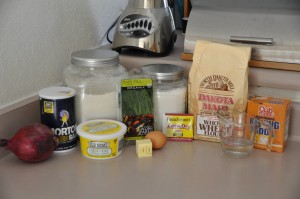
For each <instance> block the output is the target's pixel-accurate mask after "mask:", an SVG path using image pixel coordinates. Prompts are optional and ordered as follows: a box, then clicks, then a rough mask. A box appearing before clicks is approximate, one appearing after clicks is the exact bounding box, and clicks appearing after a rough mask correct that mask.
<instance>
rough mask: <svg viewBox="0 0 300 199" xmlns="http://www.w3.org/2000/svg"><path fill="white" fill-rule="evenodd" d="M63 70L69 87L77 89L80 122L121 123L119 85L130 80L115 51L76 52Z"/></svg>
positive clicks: (77, 111)
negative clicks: (102, 120)
mask: <svg viewBox="0 0 300 199" xmlns="http://www.w3.org/2000/svg"><path fill="white" fill-rule="evenodd" d="M71 63H72V64H71V65H69V66H68V67H67V68H66V69H65V70H64V80H65V83H66V85H67V86H68V87H72V88H74V89H75V90H76V98H75V105H76V118H77V123H78V124H79V123H81V122H84V121H87V120H92V119H113V120H119V105H118V104H119V103H118V85H119V84H120V80H121V79H123V78H126V77H127V71H126V69H125V68H124V67H123V66H122V65H120V64H119V54H118V53H117V52H115V51H112V50H105V49H89V50H80V51H76V52H73V53H72V55H71Z"/></svg>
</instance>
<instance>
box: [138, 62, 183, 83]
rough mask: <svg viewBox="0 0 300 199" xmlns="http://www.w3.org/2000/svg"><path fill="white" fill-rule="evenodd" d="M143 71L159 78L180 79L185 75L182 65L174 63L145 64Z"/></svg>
mask: <svg viewBox="0 0 300 199" xmlns="http://www.w3.org/2000/svg"><path fill="white" fill-rule="evenodd" d="M141 73H142V74H144V75H147V76H149V77H151V78H154V79H157V80H178V79H181V78H182V77H183V75H184V71H183V68H182V67H180V66H177V65H172V64H149V65H145V66H142V69H141Z"/></svg>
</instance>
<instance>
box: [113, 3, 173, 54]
mask: <svg viewBox="0 0 300 199" xmlns="http://www.w3.org/2000/svg"><path fill="white" fill-rule="evenodd" d="M176 38H177V34H176V29H175V23H174V18H173V15H172V12H171V9H170V7H169V5H168V2H167V0H129V2H128V5H127V7H126V9H125V10H124V12H123V13H122V14H121V16H120V18H119V20H118V22H117V26H116V30H115V35H114V39H113V45H112V49H113V50H116V51H118V52H121V50H122V49H123V48H129V49H130V48H132V49H138V50H141V51H145V52H147V53H149V54H152V55H155V56H166V55H168V54H169V53H170V51H171V50H172V49H173V47H174V43H175V42H176Z"/></svg>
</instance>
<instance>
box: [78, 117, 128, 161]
mask: <svg viewBox="0 0 300 199" xmlns="http://www.w3.org/2000/svg"><path fill="white" fill-rule="evenodd" d="M76 130H77V134H78V135H79V138H80V147H81V153H82V155H84V156H85V157H88V158H92V159H109V158H114V157H117V156H119V155H120V154H121V153H122V150H123V142H124V134H125V132H126V125H125V124H123V123H121V122H118V121H115V120H105V119H101V120H100V119H99V120H90V121H86V122H83V123H81V124H80V125H78V126H77V129H76Z"/></svg>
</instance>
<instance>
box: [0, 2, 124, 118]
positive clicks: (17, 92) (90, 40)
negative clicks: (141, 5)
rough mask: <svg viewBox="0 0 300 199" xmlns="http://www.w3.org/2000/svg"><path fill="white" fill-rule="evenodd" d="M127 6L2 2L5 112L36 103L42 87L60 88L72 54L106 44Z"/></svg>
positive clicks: (0, 101) (0, 98) (0, 105)
mask: <svg viewBox="0 0 300 199" xmlns="http://www.w3.org/2000/svg"><path fill="white" fill-rule="evenodd" d="M126 4H127V0H110V1H101V0H59V1H56V0H26V1H19V0H0V85H1V86H0V112H1V111H2V113H3V110H5V109H7V107H11V105H14V104H17V103H18V102H19V101H24V100H26V99H28V100H29V101H30V100H31V99H32V96H36V94H37V93H38V91H39V90H40V89H41V88H44V87H48V86H52V85H57V84H60V83H61V82H62V70H63V68H64V67H66V66H67V65H68V64H69V62H70V55H71V53H72V52H73V51H75V50H79V49H85V48H94V47H98V46H99V45H100V44H101V43H103V42H104V43H105V41H102V38H103V36H104V35H105V32H106V30H107V28H108V27H109V26H110V25H111V24H112V23H113V21H114V19H115V18H116V17H117V16H118V15H119V14H120V13H121V10H122V9H123V8H125V6H126ZM7 111H10V110H7ZM4 112H5V111H4Z"/></svg>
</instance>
